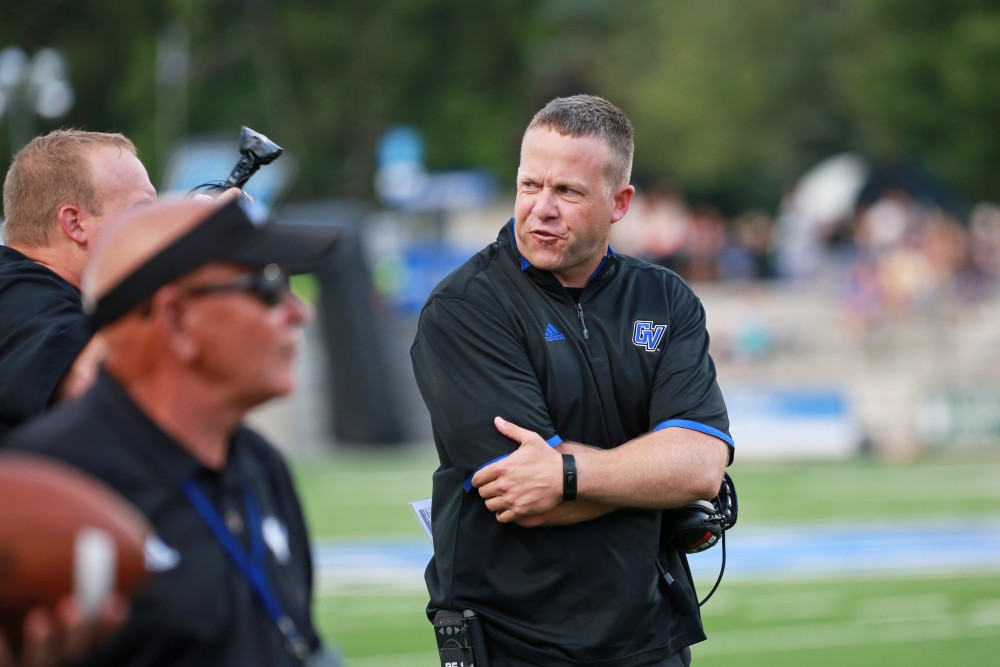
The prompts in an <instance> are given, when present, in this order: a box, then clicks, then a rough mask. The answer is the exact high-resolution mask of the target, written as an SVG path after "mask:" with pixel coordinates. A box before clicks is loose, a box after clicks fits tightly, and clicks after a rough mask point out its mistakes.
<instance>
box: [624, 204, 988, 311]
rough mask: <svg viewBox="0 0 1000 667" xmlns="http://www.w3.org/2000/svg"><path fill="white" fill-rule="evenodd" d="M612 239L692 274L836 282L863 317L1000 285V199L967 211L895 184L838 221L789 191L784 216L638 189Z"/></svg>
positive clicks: (959, 300) (697, 277)
mask: <svg viewBox="0 0 1000 667" xmlns="http://www.w3.org/2000/svg"><path fill="white" fill-rule="evenodd" d="M612 247H614V248H615V249H616V251H620V252H622V253H624V254H629V255H634V256H637V257H641V258H644V259H647V260H650V261H652V262H655V263H657V264H661V265H663V266H666V267H668V268H670V269H673V270H675V271H676V272H677V273H679V274H680V275H681V276H683V277H684V278H685V279H687V280H688V281H689V282H691V283H706V282H756V281H798V282H806V283H809V282H814V283H815V282H819V281H822V284H823V286H824V287H826V288H828V289H831V290H832V291H833V293H835V294H836V295H838V297H839V298H840V299H841V300H842V304H843V306H844V307H845V309H846V310H847V312H848V313H849V314H851V315H852V316H853V317H854V319H855V321H856V322H858V323H859V325H861V326H864V325H865V324H866V323H869V322H870V321H871V320H872V319H874V318H884V317H893V316H894V315H898V314H900V313H920V312H929V311H933V310H935V309H936V308H937V307H938V306H941V305H954V304H963V303H969V302H975V301H977V300H980V299H983V298H988V297H990V296H992V295H995V294H996V293H997V289H998V287H1000V206H997V205H995V204H989V203H982V204H978V205H976V206H974V207H973V208H972V209H971V211H970V212H969V214H967V215H964V216H962V215H959V214H956V213H954V212H951V211H947V210H944V209H942V208H941V207H940V206H937V205H934V204H930V203H928V202H926V201H923V200H920V199H918V198H916V197H914V196H912V195H911V194H910V193H908V192H906V191H903V190H887V191H886V192H884V193H881V194H880V195H879V196H878V197H877V198H876V199H874V200H873V201H872V202H870V203H868V204H865V205H859V206H856V207H853V208H852V210H851V212H850V213H849V214H847V215H844V216H841V217H840V218H839V219H835V220H811V219H808V218H807V217H805V216H803V215H801V212H800V211H799V210H797V207H796V205H795V200H794V198H793V197H791V196H788V197H786V199H785V201H784V202H783V203H782V205H781V206H780V207H779V210H778V212H777V214H776V215H771V214H768V213H765V212H762V211H750V212H747V213H744V214H742V215H739V216H736V217H733V218H730V219H727V218H725V217H723V216H722V215H720V214H719V212H718V211H716V210H714V209H712V208H709V207H699V206H691V205H689V204H688V203H687V201H686V200H685V198H684V197H683V196H682V195H680V194H678V193H676V192H672V191H668V190H657V189H649V190H645V191H641V192H637V193H636V196H635V199H634V202H633V204H632V207H631V208H630V210H629V214H628V216H627V217H626V218H625V219H624V220H622V221H621V222H620V223H618V224H616V225H615V226H614V227H613V228H612Z"/></svg>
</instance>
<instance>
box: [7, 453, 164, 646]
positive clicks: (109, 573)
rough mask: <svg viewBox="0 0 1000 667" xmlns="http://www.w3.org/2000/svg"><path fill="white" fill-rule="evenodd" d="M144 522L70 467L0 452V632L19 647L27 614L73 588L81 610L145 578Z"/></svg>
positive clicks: (113, 495)
mask: <svg viewBox="0 0 1000 667" xmlns="http://www.w3.org/2000/svg"><path fill="white" fill-rule="evenodd" d="M151 532H152V529H151V527H150V525H149V522H148V521H147V520H146V518H145V517H144V516H143V515H142V514H141V513H140V512H139V511H138V510H136V509H135V508H134V507H133V506H132V505H130V504H129V503H128V502H127V501H125V500H124V499H123V498H121V497H120V496H119V495H118V494H116V493H115V492H114V491H112V490H111V489H110V488H108V487H107V486H105V485H104V484H103V483H101V482H100V481H98V480H97V479H95V478H93V477H91V476H89V475H87V474H86V473H84V472H82V471H80V470H78V469H76V468H73V467H71V466H69V465H67V464H64V463H60V462H59V461H56V460H54V459H48V458H44V457H41V456H34V455H30V454H22V453H20V452H3V453H0V631H2V632H3V634H4V636H5V637H6V639H7V641H8V642H9V643H11V644H12V645H15V646H16V645H17V644H18V643H19V640H20V637H21V627H22V622H23V619H24V616H25V614H26V613H27V612H28V611H29V610H30V609H32V608H34V607H36V606H39V605H41V606H46V607H51V606H52V605H53V604H54V603H55V602H56V601H58V600H59V599H60V598H62V597H64V596H65V595H67V594H70V593H74V594H76V596H77V601H78V602H79V604H80V605H81V607H82V608H83V610H84V612H85V613H89V612H91V611H93V610H94V609H96V608H98V607H99V606H100V604H101V603H102V601H103V600H104V599H105V597H106V596H107V594H108V593H109V592H111V591H112V590H117V591H120V592H122V593H125V594H129V593H132V592H134V591H135V590H136V588H138V587H139V586H140V585H141V584H142V583H143V582H144V581H145V580H146V578H147V576H148V575H147V571H146V567H145V561H144V558H143V545H144V543H145V541H146V538H147V536H149V535H150V534H151Z"/></svg>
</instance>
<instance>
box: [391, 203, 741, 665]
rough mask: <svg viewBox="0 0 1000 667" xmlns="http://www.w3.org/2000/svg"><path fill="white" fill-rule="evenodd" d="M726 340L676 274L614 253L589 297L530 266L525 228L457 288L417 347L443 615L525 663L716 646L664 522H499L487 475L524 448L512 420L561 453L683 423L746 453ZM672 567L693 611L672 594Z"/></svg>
mask: <svg viewBox="0 0 1000 667" xmlns="http://www.w3.org/2000/svg"><path fill="white" fill-rule="evenodd" d="M708 342H709V341H708V334H707V332H706V329H705V313H704V310H703V308H702V306H701V303H700V301H699V300H698V298H697V297H696V296H695V295H694V294H693V292H692V291H691V289H690V288H689V287H688V285H687V284H686V283H685V282H684V281H683V280H682V279H681V278H680V277H679V276H677V275H676V274H675V273H673V272H671V271H669V270H667V269H664V268H663V267H659V266H654V265H652V264H648V263H646V262H641V261H639V260H636V259H634V258H630V257H625V256H617V255H615V254H614V253H611V252H609V254H608V256H607V258H606V259H605V261H604V262H603V264H602V265H601V267H600V268H599V269H598V270H597V272H595V274H594V276H593V277H592V278H591V280H590V282H589V284H588V285H587V286H586V287H585V288H584V289H583V290H582V291H581V292H580V294H579V300H578V301H577V299H575V298H574V295H573V294H572V293H571V292H570V291H569V290H567V289H565V288H564V287H563V286H562V285H561V284H560V283H559V281H558V280H557V279H556V278H555V276H553V275H552V274H551V273H549V272H546V271H540V270H538V269H536V268H535V267H533V266H531V265H530V263H528V262H527V261H526V260H525V259H524V258H523V257H522V256H521V255H520V253H519V252H518V250H517V247H516V243H515V237H514V235H513V222H510V223H508V224H507V225H506V226H505V227H504V228H503V229H502V230H501V232H500V235H499V237H498V239H497V241H496V242H495V243H493V244H491V245H490V246H487V247H486V248H485V249H484V250H482V251H481V252H479V253H478V254H477V255H475V256H473V257H472V258H471V259H470V260H469V261H468V262H467V263H466V264H464V265H463V266H461V267H459V268H458V269H457V270H456V271H455V272H454V273H452V274H451V275H450V276H449V277H447V278H445V279H444V280H443V281H442V282H441V284H440V285H438V286H437V287H436V288H435V290H434V292H433V293H432V294H431V296H430V297H429V299H428V302H427V304H426V306H425V307H424V309H423V311H422V313H421V316H420V323H419V325H418V330H417V336H416V339H415V340H414V343H413V347H412V349H411V357H412V360H413V367H414V372H415V375H416V378H417V383H418V386H419V388H420V391H421V394H422V396H423V399H424V402H425V403H426V404H427V407H428V411H429V412H430V416H431V422H432V427H433V434H434V441H435V445H436V446H437V451H438V456H439V458H440V467H439V468H438V469H437V471H436V472H435V473H434V479H433V514H434V516H433V532H434V556H433V558H432V560H431V562H430V564H429V565H428V567H427V571H426V581H427V587H428V591H429V592H430V598H431V599H430V604H429V606H428V615H433V613H434V612H435V611H436V610H437V609H439V608H444V609H455V610H462V609H473V610H475V611H476V612H478V613H479V615H480V616H481V617H482V618H483V620H484V624H485V629H486V633H487V635H488V636H489V638H490V640H491V641H492V642H493V643H495V645H496V646H498V647H499V648H500V649H501V650H502V651H503V652H505V653H506V654H507V655H508V662H509V663H510V664H511V665H514V666H515V667H519V666H520V665H530V664H536V665H546V666H547V667H562V666H583V665H586V666H588V667H639V666H645V665H652V664H657V663H658V662H659V661H662V660H663V659H664V658H666V657H668V656H670V655H672V654H674V653H676V652H677V651H679V650H681V649H683V648H684V647H685V646H688V645H690V644H692V643H694V642H697V641H700V640H702V639H704V637H705V635H704V633H703V631H702V627H701V622H700V618H699V617H698V613H697V605H696V604H695V602H696V601H695V599H694V592H693V584H692V583H691V576H690V572H689V570H688V567H687V561H686V560H685V558H684V556H682V555H680V554H678V553H677V552H676V551H662V550H661V548H660V524H661V512H660V511H658V510H651V509H641V508H623V509H619V510H617V511H615V512H612V513H611V514H608V515H605V516H602V517H599V518H596V519H593V520H591V521H587V522H583V523H579V524H575V525H570V526H558V527H540V528H522V527H520V526H517V525H513V524H509V525H505V524H500V523H498V522H497V520H496V517H495V516H494V515H493V514H492V513H491V512H490V511H489V510H487V509H486V507H485V505H484V502H483V500H482V498H480V497H479V495H478V493H476V491H475V490H474V489H471V484H470V478H471V476H472V475H473V474H474V473H475V471H476V470H478V469H479V468H482V467H483V466H485V465H487V464H488V463H490V462H492V461H494V460H496V459H497V458H500V457H502V456H506V455H508V454H510V453H511V452H512V451H513V450H514V449H515V448H516V447H517V443H515V442H514V441H512V440H509V439H508V438H506V437H504V436H503V435H501V434H500V433H499V432H498V431H497V430H496V428H495V427H494V425H493V417H494V416H497V415H499V416H501V417H503V418H505V419H507V420H509V421H511V422H514V423H516V424H518V425H520V426H523V427H525V428H528V429H530V430H533V431H536V432H538V433H540V434H541V435H542V437H543V438H546V439H547V440H548V441H549V443H550V444H551V445H553V446H555V445H557V444H559V443H560V442H562V441H563V440H569V441H573V442H581V443H584V444H587V445H593V446H597V447H603V448H605V449H610V448H613V447H617V446H618V445H621V444H623V443H625V442H627V441H629V440H632V439H634V438H637V437H639V436H641V435H643V434H645V433H648V432H650V431H654V430H658V429H662V428H675V427H676V428H687V429H694V430H698V431H702V432H704V433H708V434H711V435H713V436H715V437H718V438H719V439H721V440H723V441H724V442H726V443H727V444H729V445H730V446H732V444H733V442H732V439H731V437H730V436H729V433H728V429H729V419H728V416H727V411H726V406H725V402H724V400H723V397H722V393H721V391H720V390H719V387H718V384H717V383H716V373H715V366H714V364H713V362H712V359H711V357H710V356H709V354H708ZM658 558H659V559H660V562H661V563H662V564H663V565H664V566H665V567H666V569H667V570H668V571H669V572H670V573H671V575H672V576H673V578H674V579H675V580H677V582H678V584H677V585H678V586H679V587H681V588H682V594H683V595H684V596H685V597H686V599H687V603H688V604H687V605H685V606H687V607H689V608H690V609H691V611H690V612H689V613H683V610H681V609H675V608H673V607H672V606H671V604H670V602H669V601H668V600H667V598H666V597H664V594H663V591H662V590H661V587H660V586H659V584H658V582H659V574H658V570H657V565H656V561H657V559H658Z"/></svg>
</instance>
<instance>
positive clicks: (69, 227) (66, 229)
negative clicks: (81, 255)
mask: <svg viewBox="0 0 1000 667" xmlns="http://www.w3.org/2000/svg"><path fill="white" fill-rule="evenodd" d="M82 217H83V211H82V210H81V209H80V207H79V206H76V205H75V204H63V205H62V206H60V207H59V211H58V213H56V218H57V220H58V222H59V229H60V230H61V231H62V233H63V235H64V236H65V237H66V238H68V239H69V240H71V241H73V242H74V243H76V244H77V245H86V244H87V241H88V239H87V232H86V231H85V230H84V228H83V221H82Z"/></svg>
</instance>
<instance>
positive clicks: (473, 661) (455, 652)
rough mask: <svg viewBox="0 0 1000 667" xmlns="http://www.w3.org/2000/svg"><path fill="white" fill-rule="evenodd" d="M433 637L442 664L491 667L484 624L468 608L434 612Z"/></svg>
mask: <svg viewBox="0 0 1000 667" xmlns="http://www.w3.org/2000/svg"><path fill="white" fill-rule="evenodd" d="M434 636H435V637H436V638H437V645H438V654H439V655H440V657H441V667H490V659H489V657H488V656H487V655H486V636H485V635H484V634H483V626H482V623H481V621H480V620H479V616H477V615H476V612H474V611H472V610H471V609H466V610H465V611H461V612H459V611H448V610H446V609H441V610H439V611H438V612H437V613H436V614H434Z"/></svg>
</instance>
